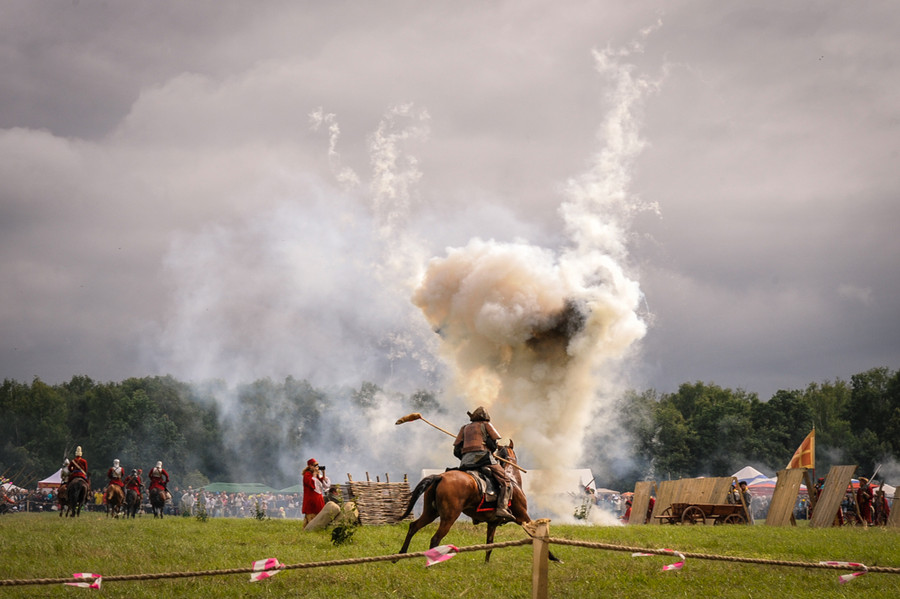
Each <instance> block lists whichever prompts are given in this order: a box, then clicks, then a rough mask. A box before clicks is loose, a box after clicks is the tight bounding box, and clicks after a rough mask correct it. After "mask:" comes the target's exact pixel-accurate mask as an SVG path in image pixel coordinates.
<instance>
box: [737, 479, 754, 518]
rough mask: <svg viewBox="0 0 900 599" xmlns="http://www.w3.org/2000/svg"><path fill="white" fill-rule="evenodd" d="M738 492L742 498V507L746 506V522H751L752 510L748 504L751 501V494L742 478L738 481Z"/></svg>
mask: <svg viewBox="0 0 900 599" xmlns="http://www.w3.org/2000/svg"><path fill="white" fill-rule="evenodd" d="M739 484H740V493H741V497H742V498H743V500H744V507H745V508H747V523H748V524H753V512H752V511H751V510H750V504H751V503H752V502H753V496H752V495H751V494H750V490H749V489H748V488H747V481H745V480H742V481H741V482H740V483H739Z"/></svg>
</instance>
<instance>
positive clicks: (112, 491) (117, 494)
mask: <svg viewBox="0 0 900 599" xmlns="http://www.w3.org/2000/svg"><path fill="white" fill-rule="evenodd" d="M123 503H125V491H123V490H122V487H120V486H119V485H109V486H108V487H107V488H106V517H107V518H109V517H110V516H112V517H113V518H118V517H119V512H120V511H122V504H123Z"/></svg>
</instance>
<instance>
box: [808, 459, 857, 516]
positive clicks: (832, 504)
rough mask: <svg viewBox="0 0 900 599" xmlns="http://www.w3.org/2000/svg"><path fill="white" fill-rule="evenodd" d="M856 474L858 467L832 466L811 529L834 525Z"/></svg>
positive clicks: (817, 504) (814, 512)
mask: <svg viewBox="0 0 900 599" xmlns="http://www.w3.org/2000/svg"><path fill="white" fill-rule="evenodd" d="M855 472H856V466H832V467H831V470H829V471H828V476H826V477H825V487H824V488H823V489H822V494H821V495H820V496H819V499H818V501H816V509H815V510H814V511H813V517H812V520H811V521H810V523H809V526H810V527H811V528H825V527H826V526H831V525H832V524H834V516H835V514H837V511H838V510H839V509H840V507H841V502H842V501H843V500H844V495H845V494H846V493H847V487H848V485H849V484H850V479H852V478H853V474H854V473H855Z"/></svg>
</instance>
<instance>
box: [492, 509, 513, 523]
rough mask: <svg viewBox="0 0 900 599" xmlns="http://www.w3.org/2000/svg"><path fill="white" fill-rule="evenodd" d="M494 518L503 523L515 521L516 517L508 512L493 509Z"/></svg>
mask: <svg viewBox="0 0 900 599" xmlns="http://www.w3.org/2000/svg"><path fill="white" fill-rule="evenodd" d="M494 516H495V517H496V518H498V519H500V520H503V521H504V522H515V521H516V517H515V516H513V515H512V514H511V513H509V510H506V509H503V508H499V507H498V508H495V509H494Z"/></svg>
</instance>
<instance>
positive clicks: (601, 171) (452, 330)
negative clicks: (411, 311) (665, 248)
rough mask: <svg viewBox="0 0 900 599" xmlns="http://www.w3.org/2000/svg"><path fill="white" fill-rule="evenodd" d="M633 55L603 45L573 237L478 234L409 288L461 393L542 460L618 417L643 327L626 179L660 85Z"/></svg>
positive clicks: (552, 461)
mask: <svg viewBox="0 0 900 599" xmlns="http://www.w3.org/2000/svg"><path fill="white" fill-rule="evenodd" d="M633 49H634V50H639V49H640V46H635V47H634V48H633ZM628 55H629V53H628V52H627V51H619V52H612V51H609V50H607V51H603V52H595V59H596V64H597V69H598V71H599V72H600V73H601V74H602V75H604V76H606V77H608V79H609V80H611V82H612V84H613V86H612V91H611V92H610V95H609V98H608V100H609V103H610V106H609V107H608V109H609V112H608V115H607V118H606V121H605V123H604V126H603V128H602V130H601V132H600V140H601V142H602V143H603V148H602V150H601V151H600V152H599V153H598V154H597V155H596V156H595V157H594V159H593V164H592V167H591V168H590V169H589V171H588V172H586V173H584V174H583V175H581V176H579V177H577V178H574V179H573V180H571V181H570V182H569V183H568V185H567V187H566V197H565V201H564V202H563V204H562V206H561V209H560V212H561V214H562V216H563V218H564V219H565V224H566V230H567V232H568V236H569V241H570V244H569V245H568V246H567V247H565V248H563V249H561V250H560V251H551V250H549V249H544V248H539V247H535V246H533V245H530V244H528V243H526V242H518V243H500V242H495V241H484V240H479V239H475V240H473V241H471V242H470V243H469V244H468V245H467V246H465V247H462V248H453V249H450V250H448V252H447V255H446V257H444V258H437V259H434V260H432V261H431V262H430V264H429V267H428V270H427V272H426V274H425V278H424V280H423V282H422V284H421V285H420V286H419V288H418V289H417V290H416V293H415V295H414V297H413V301H414V302H415V304H416V305H418V306H419V307H420V308H421V309H422V311H423V313H424V314H425V316H426V318H427V319H428V322H429V323H430V324H431V325H432V327H433V328H434V329H435V330H436V331H437V333H438V334H439V335H440V337H441V342H442V355H443V356H444V357H445V359H446V361H447V362H448V363H449V364H451V365H452V368H453V374H454V381H455V385H456V389H455V391H456V393H458V394H459V395H460V396H462V397H464V398H465V401H466V403H467V405H468V406H469V407H470V408H473V407H475V406H477V405H484V406H486V407H487V408H488V409H489V411H490V412H492V415H493V417H494V420H495V421H496V422H497V423H498V426H499V427H500V429H501V433H502V434H504V435H505V436H508V437H512V438H514V439H515V440H516V442H517V446H518V447H519V448H521V450H520V456H527V457H528V464H529V465H530V466H531V467H535V468H542V469H554V468H560V467H562V468H566V467H574V466H579V465H581V464H580V460H581V457H582V444H583V440H584V437H585V433H586V432H587V431H588V430H589V429H590V428H592V427H604V428H612V427H615V422H614V420H612V419H611V418H610V416H611V414H610V413H609V406H610V404H611V401H612V400H613V399H615V392H616V391H618V390H619V387H618V385H619V383H620V382H621V374H622V373H621V370H622V366H623V363H624V362H623V360H624V359H625V358H627V357H628V356H629V355H630V354H631V353H632V352H633V350H634V349H635V343H636V342H637V341H639V340H640V339H641V338H642V337H643V336H644V335H645V333H646V323H645V322H644V320H642V318H641V317H640V315H639V308H640V305H641V301H642V295H641V291H640V287H639V285H638V282H637V281H636V280H634V279H632V278H631V277H630V276H629V275H628V274H627V273H626V260H627V249H626V242H627V235H628V224H629V217H630V215H631V214H633V212H634V211H635V210H636V209H638V208H639V207H640V206H639V204H638V203H637V202H636V201H635V200H634V199H633V198H632V197H631V196H630V194H629V190H628V183H629V181H630V173H631V169H632V168H633V167H632V163H633V161H634V159H635V157H636V156H637V155H638V154H639V152H640V150H641V148H642V147H643V142H642V140H641V138H640V136H639V124H640V123H639V118H638V114H637V109H638V108H639V107H640V104H641V102H642V101H643V100H644V98H645V97H646V95H647V93H648V92H649V91H652V90H653V89H654V88H655V84H654V83H652V82H650V81H649V80H647V79H644V78H640V77H635V75H634V74H633V67H632V66H631V65H628V64H624V63H622V62H619V61H620V60H621V59H622V58H626V57H627V56H628Z"/></svg>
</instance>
